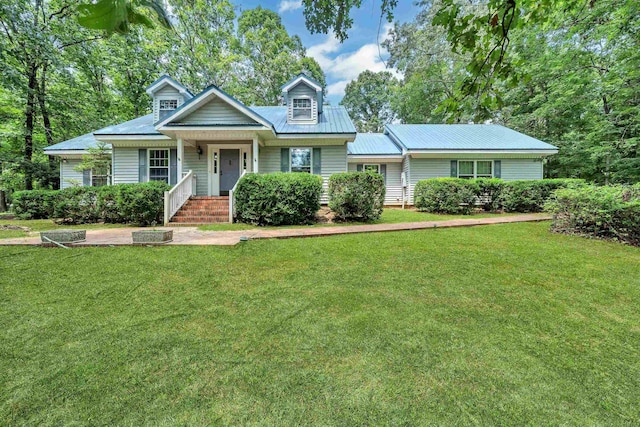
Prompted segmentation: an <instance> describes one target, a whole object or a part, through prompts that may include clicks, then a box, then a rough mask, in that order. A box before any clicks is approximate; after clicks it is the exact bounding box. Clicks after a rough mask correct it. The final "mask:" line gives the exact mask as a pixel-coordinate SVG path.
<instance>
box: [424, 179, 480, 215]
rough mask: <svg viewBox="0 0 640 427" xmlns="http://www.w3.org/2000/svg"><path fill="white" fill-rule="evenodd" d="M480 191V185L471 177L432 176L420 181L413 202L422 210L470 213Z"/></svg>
mask: <svg viewBox="0 0 640 427" xmlns="http://www.w3.org/2000/svg"><path fill="white" fill-rule="evenodd" d="M478 193H479V187H478V185H477V184H476V183H475V182H474V181H473V180H469V179H461V178H432V179H424V180H422V181H418V182H417V183H416V185H415V188H414V195H413V203H414V205H415V207H416V208H417V209H418V210H420V211H425V212H433V213H445V214H465V215H468V214H470V213H471V212H472V211H473V209H474V207H475V202H476V197H477V195H478Z"/></svg>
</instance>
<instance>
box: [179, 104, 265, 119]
mask: <svg viewBox="0 0 640 427" xmlns="http://www.w3.org/2000/svg"><path fill="white" fill-rule="evenodd" d="M179 122H180V123H221V124H237V123H256V121H255V120H253V119H251V118H250V117H248V116H246V115H245V114H243V113H241V112H240V111H238V110H237V109H235V108H234V107H232V106H230V105H229V104H227V103H226V102H224V101H222V100H221V99H220V98H214V99H212V100H211V101H209V102H207V103H206V104H204V105H202V106H200V107H199V108H198V109H197V110H196V111H194V112H193V113H191V114H189V115H188V116H186V117H185V118H183V119H181V120H179Z"/></svg>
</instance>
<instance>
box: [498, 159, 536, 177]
mask: <svg viewBox="0 0 640 427" xmlns="http://www.w3.org/2000/svg"><path fill="white" fill-rule="evenodd" d="M501 162H502V179H504V180H505V181H514V180H518V179H542V178H543V170H542V168H543V166H542V161H541V159H502V160H501Z"/></svg>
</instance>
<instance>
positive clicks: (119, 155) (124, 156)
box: [112, 147, 138, 184]
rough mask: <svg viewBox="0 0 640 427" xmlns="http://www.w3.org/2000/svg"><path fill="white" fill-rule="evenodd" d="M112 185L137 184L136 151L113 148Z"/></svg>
mask: <svg viewBox="0 0 640 427" xmlns="http://www.w3.org/2000/svg"><path fill="white" fill-rule="evenodd" d="M112 152H113V183H114V184H134V183H136V182H138V149H137V148H129V147H113V148H112Z"/></svg>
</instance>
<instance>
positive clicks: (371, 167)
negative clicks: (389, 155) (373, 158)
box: [362, 164, 380, 173]
mask: <svg viewBox="0 0 640 427" xmlns="http://www.w3.org/2000/svg"><path fill="white" fill-rule="evenodd" d="M362 171H363V172H375V173H380V165H374V164H364V165H362Z"/></svg>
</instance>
